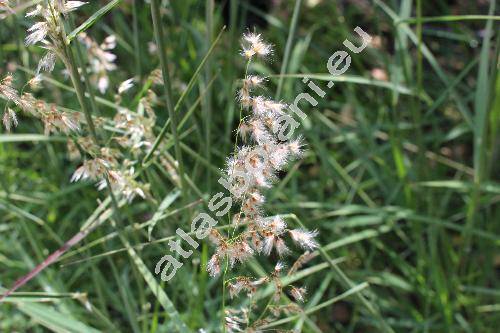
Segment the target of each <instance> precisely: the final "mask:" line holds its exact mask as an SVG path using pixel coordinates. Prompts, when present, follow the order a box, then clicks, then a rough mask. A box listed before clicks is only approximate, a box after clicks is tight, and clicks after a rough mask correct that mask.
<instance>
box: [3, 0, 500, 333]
mask: <svg viewBox="0 0 500 333" xmlns="http://www.w3.org/2000/svg"><path fill="white" fill-rule="evenodd" d="M31 2H33V1H31ZM157 2H158V4H159V6H160V10H159V11H160V13H161V14H162V18H161V22H162V24H161V26H162V28H163V32H164V33H165V35H166V36H165V37H166V38H165V44H166V45H165V49H166V52H167V61H168V63H169V73H170V77H171V79H172V84H171V86H172V97H173V101H174V104H175V103H176V101H178V100H179V98H180V97H181V96H182V98H183V100H182V103H180V104H179V107H178V108H177V111H176V112H177V113H178V114H177V118H178V119H183V123H182V127H181V128H180V131H179V133H178V138H177V140H176V141H177V143H178V144H179V146H180V148H181V151H182V154H183V156H184V163H183V164H184V165H183V166H184V170H185V173H186V175H187V176H188V183H189V186H188V187H189V192H188V193H187V194H185V195H184V198H182V199H181V197H180V196H179V189H178V188H177V187H176V186H175V183H174V182H172V180H171V179H170V177H169V175H168V174H167V173H166V172H165V170H164V168H163V167H162V166H161V165H160V164H159V163H158V162H157V161H155V160H154V159H153V160H152V161H151V163H150V164H149V166H148V167H147V169H146V170H145V171H144V172H143V173H142V174H141V176H140V177H141V180H142V181H143V182H146V183H149V184H151V193H152V195H153V197H154V199H155V200H154V201H143V200H135V201H134V202H133V203H131V204H127V205H125V206H123V207H122V208H121V211H122V215H123V216H125V217H126V218H125V219H124V221H126V222H124V223H122V224H119V225H118V226H117V227H113V225H112V223H111V221H110V218H109V216H108V218H106V209H107V208H106V207H109V206H110V204H109V198H107V194H106V192H105V191H103V192H98V191H97V190H96V189H95V186H94V185H93V184H92V183H89V182H79V183H70V182H69V179H70V176H71V174H72V172H73V171H74V170H75V168H76V167H77V166H78V164H77V163H74V162H71V161H69V159H68V157H67V151H66V145H65V142H66V138H65V137H63V136H61V135H52V136H50V137H45V136H43V135H41V134H42V133H43V128H42V125H41V124H40V122H38V121H37V120H34V119H31V118H29V117H25V116H22V117H20V125H19V127H17V128H16V129H15V130H14V133H5V132H2V133H0V184H1V188H0V290H2V291H5V290H6V289H7V288H9V287H11V286H12V285H13V283H14V281H15V280H16V279H18V278H19V277H21V276H23V275H25V274H27V273H28V272H29V271H30V270H31V269H33V268H34V267H35V266H36V265H37V264H39V263H41V262H42V261H43V260H44V259H45V258H46V257H47V256H48V255H49V254H50V253H52V252H53V251H55V250H57V249H58V248H59V247H60V246H61V245H62V244H63V243H64V242H65V241H67V240H68V239H70V238H71V237H72V236H73V235H75V234H76V233H77V232H78V231H79V230H80V228H82V227H84V226H85V225H88V223H89V222H90V221H92V220H93V219H95V217H96V216H99V215H100V214H102V213H103V212H105V213H104V215H105V217H104V218H103V221H102V225H100V226H99V227H98V228H97V229H96V230H95V231H93V232H92V233H91V234H89V235H88V236H87V237H86V238H85V239H84V240H83V241H82V242H81V243H79V244H78V245H77V246H75V247H73V248H71V249H70V250H68V251H67V252H66V253H65V254H64V255H63V256H62V257H61V258H60V259H59V260H58V261H57V262H56V263H54V264H52V265H51V266H49V267H48V268H46V269H45V270H43V271H42V272H41V273H40V274H38V275H37V276H36V277H35V278H34V279H33V280H32V281H30V282H29V283H28V284H26V285H25V286H23V287H22V288H20V289H19V290H17V291H16V292H15V293H14V294H13V295H12V296H10V297H9V298H8V299H6V300H5V301H4V302H3V303H1V304H0V331H2V332H28V331H29V332H45V331H55V332H94V331H103V332H174V331H176V330H178V328H176V327H179V325H186V328H184V329H182V330H183V331H189V330H191V331H196V330H197V329H199V328H204V329H205V330H206V331H207V332H219V331H220V314H221V308H222V306H223V305H222V289H221V281H220V279H211V278H209V277H208V276H207V274H206V272H205V271H204V270H203V269H202V268H201V267H202V266H203V265H204V264H205V263H206V261H207V257H208V255H209V254H210V253H211V251H212V249H211V246H209V245H208V244H207V243H204V244H203V246H202V247H200V248H199V249H200V251H197V252H195V255H194V256H193V257H192V258H191V259H190V260H187V261H185V262H184V263H185V265H184V266H183V268H182V269H181V270H179V272H178V273H177V275H176V277H175V278H174V279H173V280H172V281H170V282H169V283H167V284H165V283H161V280H160V279H159V277H158V276H155V275H153V271H154V266H155V264H156V262H157V261H158V260H159V258H160V257H161V256H162V255H164V254H166V253H167V250H168V249H167V245H166V244H167V243H166V242H167V240H166V238H167V237H169V236H172V235H174V232H175V229H176V228H177V227H179V226H181V227H183V228H184V229H185V230H187V229H188V226H189V225H190V221H191V219H192V217H193V216H194V215H193V214H194V213H195V212H196V211H201V210H203V209H204V207H203V204H202V203H200V201H199V200H200V199H207V198H209V197H210V196H211V195H212V194H215V193H216V192H218V191H221V190H222V188H221V187H220V185H218V184H217V179H218V175H219V171H218V170H219V168H222V167H223V164H224V159H225V158H226V156H228V155H229V154H230V153H231V151H232V148H233V144H234V130H235V127H236V125H237V122H238V112H239V110H238V106H237V103H236V101H235V92H236V90H237V88H238V82H237V80H238V79H239V78H241V76H242V75H243V74H242V73H243V71H244V60H243V59H241V57H240V56H238V52H239V38H240V37H241V34H242V32H244V31H247V29H249V28H250V29H252V31H253V27H248V24H249V22H250V24H252V23H254V22H256V21H259V22H264V23H265V26H258V27H256V31H257V32H259V33H262V34H263V36H264V38H265V39H266V40H268V41H269V42H271V43H272V44H274V46H275V54H274V55H273V56H272V57H271V58H270V59H268V60H269V61H259V62H256V63H254V64H253V65H252V67H251V71H252V72H255V73H260V74H262V75H266V76H268V77H269V82H268V85H267V88H266V89H265V91H264V92H265V94H266V95H268V96H270V97H276V96H278V97H279V98H280V99H282V100H283V101H285V102H292V101H293V99H294V98H295V96H296V95H297V94H299V93H301V92H304V91H307V92H310V91H309V90H308V88H306V86H305V85H304V84H303V83H302V77H303V76H308V77H310V78H311V79H313V80H314V82H315V83H316V84H318V85H320V86H321V87H322V88H323V89H324V90H325V91H327V96H326V97H325V98H324V99H319V98H318V101H319V104H318V105H317V106H316V107H309V106H306V105H304V108H303V110H304V111H305V112H306V114H307V115H308V117H307V119H306V120H305V121H303V122H302V124H301V125H302V126H301V127H300V129H298V130H297V134H300V135H302V136H303V137H304V139H305V142H306V144H307V150H306V154H305V156H304V158H303V159H302V160H300V161H298V162H295V163H293V164H291V165H290V167H289V171H288V172H287V173H284V174H282V175H280V181H279V182H278V183H277V184H276V186H275V187H274V188H272V189H271V190H269V191H268V192H267V197H268V201H267V203H266V210H267V212H268V213H269V214H290V215H289V217H290V223H299V222H297V221H300V222H301V223H303V224H304V225H306V226H307V227H308V228H310V229H318V230H319V231H320V236H319V241H320V243H321V245H322V251H321V253H320V254H321V255H320V256H318V257H317V258H315V259H314V260H313V261H312V262H310V263H309V264H308V266H307V267H306V268H305V269H304V270H303V271H302V272H301V273H302V274H301V275H300V276H298V277H296V279H298V282H297V283H299V284H303V285H305V286H307V288H308V290H309V294H308V302H307V303H306V304H305V310H306V312H305V314H304V315H301V316H297V317H291V318H289V319H285V320H284V322H283V326H282V327H283V328H288V329H293V328H295V329H297V330H299V331H302V332H379V331H380V332H385V331H387V332H390V331H394V332H497V331H498V326H499V325H500V252H499V245H500V235H499V231H500V207H499V204H498V203H499V201H500V178H499V177H500V167H499V165H498V162H499V153H500V150H499V148H498V147H499V144H500V136H499V125H500V97H499V96H498V92H499V91H500V79H499V77H498V75H497V73H498V59H499V58H498V55H499V53H498V51H499V45H500V44H499V34H498V27H499V26H498V20H499V17H498V16H494V15H498V8H495V7H498V4H495V1H491V2H489V1H459V0H457V1H445V0H437V1H424V0H417V1H410V0H401V1H380V0H373V1H368V0H358V1H354V0H352V1H329V0H328V1H327V0H323V1H321V0H319V1H312V0H303V1H301V0H296V1H291V0H290V1H276V2H275V5H273V6H272V8H271V9H270V10H269V11H264V10H263V9H262V7H258V6H256V5H255V2H246V1H239V0H227V1H221V2H216V3H213V2H212V1H211V0H207V1H200V0H184V1H170V2H166V1H165V2H163V1H157ZM27 3H30V2H27ZM107 3H109V4H110V5H109V6H107V7H104V5H105V4H107ZM222 3H224V4H225V6H226V10H223V7H222ZM252 3H253V4H252ZM103 8H104V9H103ZM93 14H94V15H93ZM92 15H93V16H92ZM72 16H73V18H74V19H75V22H76V25H77V26H78V25H80V24H82V23H84V22H87V23H89V24H84V25H83V26H82V28H81V29H79V30H77V31H81V30H85V31H86V32H87V33H88V34H89V35H90V36H92V37H93V38H94V39H96V40H97V41H102V40H103V39H104V38H105V37H106V36H107V35H108V34H111V33H112V34H115V35H116V36H117V38H118V46H117V48H116V50H115V51H114V52H115V53H116V54H117V56H118V60H117V64H118V70H117V71H115V72H112V73H110V77H111V80H112V87H113V86H114V85H117V84H119V83H120V82H121V81H123V80H125V79H128V78H130V77H136V78H140V83H139V84H137V85H136V86H135V88H134V89H133V90H132V93H130V94H128V95H127V96H126V97H125V101H124V105H127V106H129V107H131V108H132V107H133V105H134V103H135V96H136V95H137V94H139V93H140V91H141V89H143V87H144V86H145V85H146V84H147V82H146V78H147V75H148V74H149V73H150V72H151V71H152V70H154V69H155V68H158V67H159V66H160V63H159V58H158V56H157V55H156V54H153V55H151V54H149V52H148V42H151V41H153V40H154V31H153V25H152V20H151V11H150V5H149V3H146V2H144V1H138V0H135V1H132V0H131V1H111V2H105V1H91V3H90V4H88V5H86V6H84V7H82V9H81V10H80V11H78V12H77V13H76V14H75V15H72ZM89 18H90V19H89ZM419 18H423V20H419ZM431 18H433V19H431ZM86 20H87V21H86ZM29 25H30V22H29V20H27V19H25V18H24V17H23V12H22V11H20V12H19V14H18V15H16V16H12V15H11V16H9V17H8V18H7V19H5V20H3V21H0V66H1V71H2V72H1V74H2V76H3V75H5V74H6V73H7V71H9V70H12V65H13V64H14V63H15V64H16V65H17V70H16V71H15V74H14V75H15V77H16V81H17V83H18V85H21V84H22V83H23V82H25V81H26V80H28V79H29V78H30V77H31V74H30V73H31V71H32V70H33V69H34V68H35V67H36V64H37V61H38V60H39V58H40V57H41V55H42V50H41V49H40V48H38V47H30V48H29V49H28V48H26V47H24V46H23V39H24V37H25V31H26V29H27V28H28V27H29ZM224 25H227V28H226V29H225V30H224V32H223V33H222V35H221V37H220V39H219V40H218V42H217V44H215V43H214V41H215V39H216V37H217V36H218V33H219V31H220V30H221V28H222V26H224ZM358 25H359V26H361V27H362V28H363V29H364V30H365V31H366V32H368V33H369V34H370V35H371V36H372V37H377V39H376V45H372V47H370V48H367V49H365V50H364V51H363V52H361V53H360V54H359V55H352V65H351V67H350V68H349V70H348V71H347V72H346V73H345V75H343V76H341V77H337V78H335V80H336V81H338V82H337V83H336V85H335V88H333V89H331V90H327V88H326V83H327V82H328V80H331V79H332V78H331V77H330V76H329V74H328V71H327V69H326V62H327V59H328V58H329V57H330V55H331V54H332V53H333V52H335V51H337V50H340V49H344V46H343V45H342V42H343V41H344V39H346V38H351V39H352V37H353V29H354V27H356V26H358ZM69 37H70V38H72V37H74V35H71V34H70V35H69ZM72 44H75V43H72ZM211 46H213V51H212V53H211V56H210V57H208V58H206V57H205V55H206V54H207V51H208V50H209V49H210V47H211ZM73 47H74V45H73ZM202 62H203V67H199V65H200V63H202ZM197 68H198V69H199V70H198V71H197ZM375 68H377V69H382V70H383V71H385V73H386V74H387V81H381V80H377V79H376V78H374V77H373V75H372V71H373V69H375ZM61 69H62V65H61V64H58V66H56V70H55V71H54V73H53V75H50V76H48V77H47V79H46V81H45V82H44V88H43V89H42V90H40V91H39V92H38V93H37V96H38V97H40V98H43V99H45V100H47V101H51V102H55V103H57V104H59V105H61V106H64V107H67V108H68V109H72V110H80V109H79V104H78V101H77V99H76V98H75V96H76V95H75V92H74V90H73V88H72V87H71V82H70V81H69V80H68V79H66V78H65V77H64V75H63V74H62V73H61ZM195 74H198V75H196V76H194V75H195ZM193 76H194V80H191V79H192V78H193ZM190 80H191V82H192V85H191V86H189V85H188V83H189V82H190ZM186 86H189V87H190V88H191V89H190V90H186ZM156 91H157V93H158V95H159V96H163V91H162V90H161V89H156ZM183 92H187V93H186V94H183ZM98 96H99V98H98V99H97V102H98V107H99V109H100V111H101V113H102V114H103V115H104V116H109V117H111V116H112V115H113V114H114V113H115V112H116V110H115V109H114V103H113V95H112V93H109V92H108V93H107V94H105V95H99V94H98ZM164 103H165V101H164V100H162V102H161V103H160V104H161V105H160V106H159V107H157V108H156V112H157V117H158V121H157V127H158V128H157V133H159V132H160V129H161V127H162V126H163V124H164V123H165V121H167V119H168V118H169V115H168V113H167V112H166V109H165V107H164ZM0 106H2V109H3V106H4V102H3V101H1V102H0ZM168 129H169V128H168ZM166 140H167V141H168V142H171V143H172V144H171V149H169V151H165V152H163V153H170V154H172V155H174V147H173V143H174V141H175V139H174V138H172V136H171V135H170V131H169V130H167V135H166ZM162 202H171V203H170V205H168V204H167V205H162V206H160V204H161V203H162ZM165 206H167V207H166V208H165ZM152 219H153V221H154V223H155V225H154V228H152V230H151V240H150V239H149V237H148V232H149V230H148V226H150V225H151V221H152ZM223 223H225V221H222V222H221V224H223ZM117 229H118V230H117ZM274 259H275V258H273V260H274ZM273 260H267V259H266V258H262V257H258V260H255V261H252V262H250V263H249V264H248V265H246V266H245V267H244V271H247V272H248V274H252V275H254V276H259V275H260V274H262V272H263V270H269V269H270V267H272V264H273ZM237 303H238V300H233V301H231V302H229V300H226V305H227V304H229V305H235V304H237Z"/></svg>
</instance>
